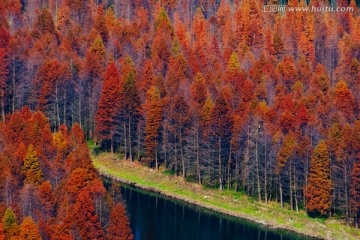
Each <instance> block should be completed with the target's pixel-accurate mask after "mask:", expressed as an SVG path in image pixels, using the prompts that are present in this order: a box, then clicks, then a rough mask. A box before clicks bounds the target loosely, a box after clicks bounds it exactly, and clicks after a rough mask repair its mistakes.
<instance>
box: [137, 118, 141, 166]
mask: <svg viewBox="0 0 360 240" xmlns="http://www.w3.org/2000/svg"><path fill="white" fill-rule="evenodd" d="M140 150H141V128H140V121H139V122H138V137H137V159H138V161H140Z"/></svg>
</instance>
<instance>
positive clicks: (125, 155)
mask: <svg viewBox="0 0 360 240" xmlns="http://www.w3.org/2000/svg"><path fill="white" fill-rule="evenodd" d="M123 127H124V153H125V154H124V158H125V160H127V136H126V135H127V134H126V133H127V130H126V122H125V121H124V123H123Z"/></svg>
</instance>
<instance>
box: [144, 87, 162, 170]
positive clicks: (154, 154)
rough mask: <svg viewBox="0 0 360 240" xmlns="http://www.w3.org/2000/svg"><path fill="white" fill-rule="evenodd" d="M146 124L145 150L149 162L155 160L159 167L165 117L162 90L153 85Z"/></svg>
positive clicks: (156, 165) (147, 105)
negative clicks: (161, 134) (159, 148)
mask: <svg viewBox="0 0 360 240" xmlns="http://www.w3.org/2000/svg"><path fill="white" fill-rule="evenodd" d="M145 111H146V125H145V135H146V136H145V150H146V153H145V154H146V157H147V162H149V163H150V164H152V163H153V162H154V160H155V168H156V169H158V167H159V153H158V151H159V150H158V146H159V142H160V132H161V125H162V118H163V101H162V99H161V96H160V91H159V89H157V88H156V87H154V86H152V87H150V89H149V90H148V92H147V96H146V103H145Z"/></svg>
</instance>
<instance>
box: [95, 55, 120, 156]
mask: <svg viewBox="0 0 360 240" xmlns="http://www.w3.org/2000/svg"><path fill="white" fill-rule="evenodd" d="M119 84H120V76H119V73H118V71H117V68H116V66H115V63H114V62H112V63H110V64H109V65H108V67H107V70H106V73H105V76H104V83H103V88H102V91H101V95H100V100H99V106H98V110H97V112H96V115H95V125H96V127H95V131H96V132H95V135H96V137H97V138H99V139H102V140H104V141H105V144H106V141H109V142H110V147H111V152H114V142H113V135H114V127H115V125H114V117H115V114H116V113H117V108H116V106H117V104H118V101H119V99H120V89H119Z"/></svg>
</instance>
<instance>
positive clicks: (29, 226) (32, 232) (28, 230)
mask: <svg viewBox="0 0 360 240" xmlns="http://www.w3.org/2000/svg"><path fill="white" fill-rule="evenodd" d="M19 236H20V239H24V240H25V239H32V240H41V239H42V238H41V236H40V232H39V228H38V226H37V225H36V223H35V222H34V220H33V219H32V218H31V217H26V218H24V220H23V221H22V223H21V224H20V234H19Z"/></svg>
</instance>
